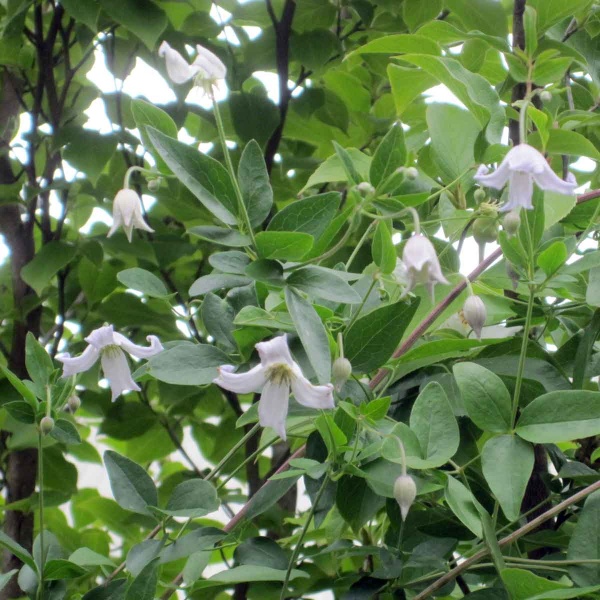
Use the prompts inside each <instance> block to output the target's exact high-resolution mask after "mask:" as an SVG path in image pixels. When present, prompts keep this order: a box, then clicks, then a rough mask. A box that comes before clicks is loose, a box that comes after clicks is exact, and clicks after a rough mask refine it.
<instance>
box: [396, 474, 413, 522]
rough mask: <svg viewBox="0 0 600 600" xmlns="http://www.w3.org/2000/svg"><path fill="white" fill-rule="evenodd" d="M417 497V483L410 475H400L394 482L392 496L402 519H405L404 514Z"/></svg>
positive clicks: (406, 513)
mask: <svg viewBox="0 0 600 600" xmlns="http://www.w3.org/2000/svg"><path fill="white" fill-rule="evenodd" d="M416 497H417V484H416V483H415V480H414V479H413V478H412V477H411V476H410V475H406V474H404V475H400V477H398V478H397V479H396V481H395V482H394V498H395V499H396V502H397V503H398V506H399V507H400V515H401V516H402V520H403V521H406V516H407V515H408V511H409V510H410V507H411V506H412V505H413V502H414V501H415V498H416Z"/></svg>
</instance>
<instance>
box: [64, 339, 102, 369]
mask: <svg viewBox="0 0 600 600" xmlns="http://www.w3.org/2000/svg"><path fill="white" fill-rule="evenodd" d="M99 356H100V352H98V350H97V349H96V348H94V346H92V345H91V344H90V345H89V346H88V347H87V348H86V349H85V350H84V351H83V353H82V354H80V355H79V356H70V355H69V354H68V353H65V354H61V355H59V356H57V357H56V360H57V361H58V362H61V363H62V364H63V373H62V376H63V377H70V376H71V375H75V373H82V372H83V371H87V370H88V369H91V368H92V367H93V366H94V363H95V362H96V361H97V360H98V357H99Z"/></svg>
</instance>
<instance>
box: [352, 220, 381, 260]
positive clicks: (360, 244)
mask: <svg viewBox="0 0 600 600" xmlns="http://www.w3.org/2000/svg"><path fill="white" fill-rule="evenodd" d="M376 222H377V221H373V222H372V223H369V225H368V227H367V228H366V229H365V232H364V233H363V234H362V237H361V238H360V240H358V244H356V246H354V250H352V254H350V258H348V260H347V261H346V271H347V270H348V269H349V268H350V265H351V264H352V261H353V260H354V259H355V258H356V255H357V254H358V251H359V250H360V249H361V248H362V245H363V244H364V243H365V241H366V239H367V238H368V237H369V234H370V233H371V231H372V229H373V226H374V225H375V224H376Z"/></svg>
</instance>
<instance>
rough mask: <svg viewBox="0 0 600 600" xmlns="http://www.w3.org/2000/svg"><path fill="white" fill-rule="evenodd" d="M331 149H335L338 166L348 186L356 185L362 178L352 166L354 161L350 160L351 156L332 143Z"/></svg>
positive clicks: (335, 143)
mask: <svg viewBox="0 0 600 600" xmlns="http://www.w3.org/2000/svg"><path fill="white" fill-rule="evenodd" d="M333 147H334V148H335V153H336V154H337V157H338V158H339V159H340V164H341V165H342V168H343V169H344V172H345V173H346V180H347V181H348V183H350V184H357V183H360V182H361V181H362V177H361V175H360V173H359V172H358V170H357V168H356V167H355V166H354V161H353V160H352V156H351V155H350V154H348V152H347V151H346V149H345V148H342V146H340V145H339V144H338V143H337V142H333Z"/></svg>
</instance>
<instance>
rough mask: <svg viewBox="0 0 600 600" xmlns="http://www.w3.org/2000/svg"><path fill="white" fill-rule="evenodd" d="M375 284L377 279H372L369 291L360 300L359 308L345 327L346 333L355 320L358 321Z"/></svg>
mask: <svg viewBox="0 0 600 600" xmlns="http://www.w3.org/2000/svg"><path fill="white" fill-rule="evenodd" d="M376 284H377V279H375V278H373V281H372V282H371V285H370V286H369V289H368V290H367V293H366V294H365V297H364V298H363V299H362V302H361V303H360V306H359V307H358V308H357V309H356V311H355V312H354V314H353V315H352V318H351V319H350V323H348V325H347V327H346V331H348V330H349V329H350V327H352V325H354V322H355V321H356V319H358V315H360V313H361V311H362V309H363V308H364V307H365V304H366V303H367V299H368V298H369V296H370V295H371V292H372V291H373V288H374V287H375V285H376Z"/></svg>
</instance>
